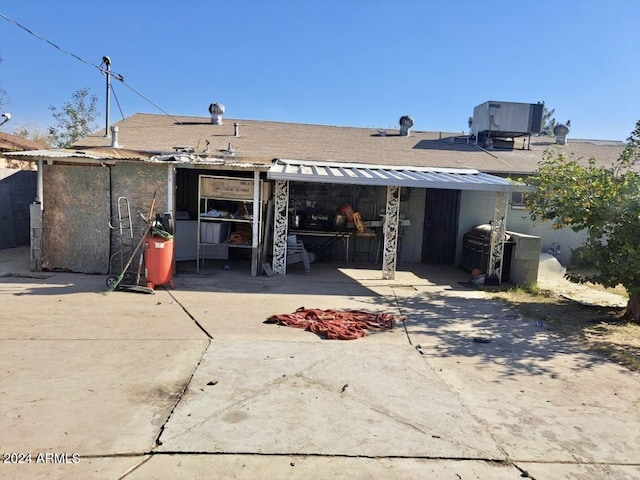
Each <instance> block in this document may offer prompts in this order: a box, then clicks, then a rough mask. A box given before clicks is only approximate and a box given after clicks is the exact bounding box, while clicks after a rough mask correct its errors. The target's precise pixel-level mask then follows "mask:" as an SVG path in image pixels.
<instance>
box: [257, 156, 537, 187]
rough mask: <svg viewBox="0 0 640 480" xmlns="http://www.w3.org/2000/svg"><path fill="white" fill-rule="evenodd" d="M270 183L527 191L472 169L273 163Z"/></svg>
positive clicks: (298, 162)
mask: <svg viewBox="0 0 640 480" xmlns="http://www.w3.org/2000/svg"><path fill="white" fill-rule="evenodd" d="M267 178H269V179H271V180H290V181H295V182H318V183H340V184H352V185H379V186H397V187H413V188H441V189H448V190H481V191H486V192H511V191H523V190H528V189H529V188H528V187H527V186H526V185H524V184H521V183H517V182H513V181H511V180H508V179H506V178H502V177H497V176H495V175H490V174H488V173H482V172H480V171H478V170H475V169H472V168H430V167H397V166H393V167H391V166H384V165H368V164H358V163H341V162H313V161H306V160H289V159H281V158H279V159H276V160H275V161H274V162H273V164H272V165H271V167H270V168H269V171H268V173H267Z"/></svg>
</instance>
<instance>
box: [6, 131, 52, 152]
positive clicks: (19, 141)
mask: <svg viewBox="0 0 640 480" xmlns="http://www.w3.org/2000/svg"><path fill="white" fill-rule="evenodd" d="M45 147H46V145H45V144H44V143H42V142H36V141H34V140H27V139H25V138H22V137H18V136H17V135H11V134H10V133H4V132H0V151H1V152H17V151H22V150H40V149H43V148H45Z"/></svg>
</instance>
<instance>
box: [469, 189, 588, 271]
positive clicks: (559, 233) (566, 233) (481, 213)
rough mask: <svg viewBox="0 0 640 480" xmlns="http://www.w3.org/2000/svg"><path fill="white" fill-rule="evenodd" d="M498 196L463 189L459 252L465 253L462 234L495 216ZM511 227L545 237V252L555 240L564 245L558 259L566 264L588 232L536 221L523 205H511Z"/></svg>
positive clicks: (516, 230)
mask: <svg viewBox="0 0 640 480" xmlns="http://www.w3.org/2000/svg"><path fill="white" fill-rule="evenodd" d="M494 202H495V195H494V194H493V193H491V192H476V191H463V192H462V198H461V204H460V226H459V230H458V254H457V256H456V258H457V259H460V255H461V253H462V236H463V235H464V234H465V233H466V232H468V231H469V230H471V228H473V227H474V226H476V225H478V224H482V223H489V222H490V221H491V220H492V219H493V208H494ZM506 227H507V230H509V231H511V232H518V233H522V234H525V235H533V236H536V237H540V238H541V239H542V248H541V251H542V252H546V251H547V250H549V249H550V248H551V246H552V244H553V243H555V244H556V245H558V244H559V245H560V253H559V254H558V260H559V261H560V263H562V264H563V265H568V264H570V263H571V256H572V250H575V249H576V248H578V247H580V246H582V245H583V244H584V241H585V239H586V232H584V231H583V232H578V233H576V232H574V231H573V230H571V229H569V228H563V229H562V230H554V229H553V228H552V226H551V222H540V223H537V224H535V225H534V224H533V222H532V221H531V218H530V217H529V214H528V213H527V211H526V210H524V209H522V208H514V207H512V206H511V202H509V205H508V206H507V226H506Z"/></svg>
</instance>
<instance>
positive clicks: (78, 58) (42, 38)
mask: <svg viewBox="0 0 640 480" xmlns="http://www.w3.org/2000/svg"><path fill="white" fill-rule="evenodd" d="M0 17H2V18H4V19H5V20H6V21H8V22H10V23H13V24H14V25H16V26H18V27H20V28H21V29H23V30H24V31H25V32H27V33H28V34H29V35H32V36H34V37H36V38H37V39H39V40H42V41H43V42H45V43H48V44H49V45H51V46H52V47H53V48H55V49H57V50H60V51H61V52H62V53H65V54H66V55H69V56H71V57H73V58H75V59H76V60H78V61H80V62H82V63H86V64H87V65H90V66H92V67H95V68H97V69H98V70H100V71H101V72H102V73H106V69H104V68H102V67H101V66H100V65H96V64H95V63H91V62H89V61H88V60H85V59H84V58H81V57H79V56H78V55H76V54H75V53H72V52H70V51H69V50H65V49H64V48H62V47H60V46H59V45H56V44H55V43H53V42H52V41H51V40H48V39H46V38H44V37H43V36H42V35H38V34H37V33H35V32H33V31H31V30H30V29H28V28H27V27H25V26H24V25H22V24H20V23H18V22H16V21H15V20H14V19H12V18H9V17H7V16H6V15H4V14H3V13H0ZM111 74H112V75H114V76H115V77H116V78H118V77H120V78H119V80H120V79H124V77H123V76H122V75H120V74H119V73H115V72H111Z"/></svg>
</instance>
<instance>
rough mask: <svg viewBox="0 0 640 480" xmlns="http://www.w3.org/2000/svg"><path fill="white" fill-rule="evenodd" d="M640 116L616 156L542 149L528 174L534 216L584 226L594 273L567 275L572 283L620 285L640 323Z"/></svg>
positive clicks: (573, 226) (631, 316) (576, 227)
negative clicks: (607, 159) (582, 156)
mask: <svg viewBox="0 0 640 480" xmlns="http://www.w3.org/2000/svg"><path fill="white" fill-rule="evenodd" d="M638 166H640V121H638V123H637V124H636V128H635V130H634V131H633V132H632V133H631V135H630V136H629V138H628V139H627V145H626V147H625V149H624V151H623V152H622V154H621V155H620V157H619V159H618V161H617V162H616V163H615V164H614V165H612V166H611V167H601V166H597V165H596V163H595V159H593V158H591V159H590V160H589V161H588V164H587V165H586V166H585V165H584V164H581V163H579V162H578V161H577V160H576V159H574V158H573V157H571V156H567V155H565V154H563V153H560V154H557V155H555V156H554V155H553V154H552V153H551V152H550V151H548V152H546V153H545V157H544V158H543V161H542V162H541V163H540V167H539V168H538V170H537V171H536V172H535V173H534V175H533V176H532V177H531V178H530V179H529V183H530V184H531V185H534V186H536V187H537V188H536V190H535V191H533V192H532V193H530V194H529V195H528V198H527V206H528V209H529V211H530V213H531V218H532V219H533V220H534V221H537V220H541V221H546V220H549V221H553V227H554V228H556V229H560V228H564V227H569V228H571V229H573V230H574V231H580V230H585V229H586V231H587V234H588V235H587V240H586V243H585V245H584V260H585V261H586V262H588V264H589V265H592V266H593V267H594V271H593V273H590V274H585V275H583V276H575V275H573V276H572V275H569V278H570V279H571V280H573V281H576V282H581V283H585V282H594V283H599V284H601V285H604V286H605V287H615V286H616V285H620V284H621V285H623V286H624V288H625V289H626V291H627V293H628V294H629V301H628V304H627V311H626V316H627V317H628V318H629V319H630V320H632V321H634V322H636V323H640V249H639V248H638V239H639V238H640V175H639V174H638Z"/></svg>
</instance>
